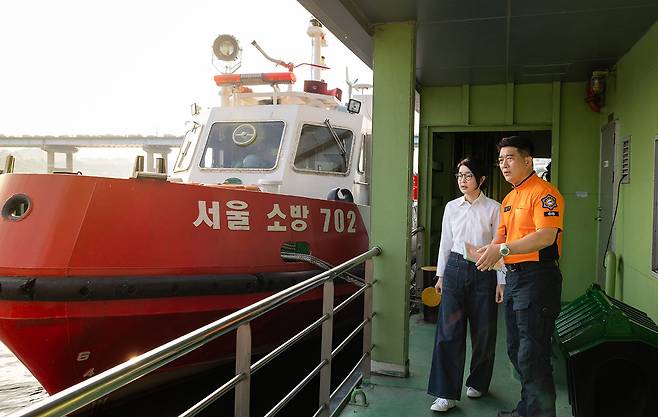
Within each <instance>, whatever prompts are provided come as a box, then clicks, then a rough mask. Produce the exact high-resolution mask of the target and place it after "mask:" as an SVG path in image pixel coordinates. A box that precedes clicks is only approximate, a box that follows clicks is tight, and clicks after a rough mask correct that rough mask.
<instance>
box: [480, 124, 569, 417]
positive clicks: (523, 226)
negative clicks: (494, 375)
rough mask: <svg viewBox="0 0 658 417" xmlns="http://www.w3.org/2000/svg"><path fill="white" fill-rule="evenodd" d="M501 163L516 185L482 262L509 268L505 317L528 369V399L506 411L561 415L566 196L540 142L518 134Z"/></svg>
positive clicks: (514, 354)
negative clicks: (558, 371) (558, 335)
mask: <svg viewBox="0 0 658 417" xmlns="http://www.w3.org/2000/svg"><path fill="white" fill-rule="evenodd" d="M498 151H499V157H498V165H499V167H500V170H501V171H502V173H503V176H504V177H505V180H506V181H507V182H509V183H510V184H512V185H513V186H514V188H513V189H512V191H510V193H509V194H507V196H506V197H505V199H504V200H503V203H502V205H501V207H500V209H501V213H500V214H501V215H500V226H499V227H498V232H497V236H496V237H494V240H493V241H492V242H491V244H490V245H487V246H485V247H484V248H481V249H480V253H481V256H480V258H479V259H478V261H477V263H476V266H477V267H478V269H480V270H483V271H484V270H488V269H491V268H492V267H493V266H494V264H495V263H496V262H497V261H498V260H499V259H500V258H501V256H502V257H504V261H505V265H506V267H507V276H506V281H507V286H506V287H505V296H504V303H505V318H506V323H507V354H508V355H509V358H510V360H511V361H512V364H513V365H514V368H516V370H517V372H518V373H519V375H520V376H521V401H519V403H518V404H517V406H516V408H515V409H514V410H513V411H501V412H499V413H498V417H555V385H554V383H553V368H552V367H551V334H552V333H553V328H554V327H555V319H556V318H557V315H558V313H559V312H560V294H561V291H562V274H561V273H560V269H559V268H558V259H559V257H560V254H561V251H562V221H563V218H564V199H563V198H562V195H561V194H560V192H559V191H558V189H557V188H556V187H555V186H553V185H552V184H551V183H548V182H546V181H544V180H542V179H541V178H539V177H538V176H537V175H536V174H535V172H534V171H533V166H532V154H533V147H532V142H530V141H529V140H528V139H525V138H521V137H518V136H512V137H508V138H503V139H502V140H501V141H500V143H499V144H498Z"/></svg>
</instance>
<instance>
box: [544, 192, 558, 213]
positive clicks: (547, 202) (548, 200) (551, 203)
mask: <svg viewBox="0 0 658 417" xmlns="http://www.w3.org/2000/svg"><path fill="white" fill-rule="evenodd" d="M541 206H542V207H543V208H545V209H549V210H553V209H555V208H556V207H557V200H556V199H555V197H553V196H552V195H550V194H549V195H547V196H546V197H544V198H542V199H541Z"/></svg>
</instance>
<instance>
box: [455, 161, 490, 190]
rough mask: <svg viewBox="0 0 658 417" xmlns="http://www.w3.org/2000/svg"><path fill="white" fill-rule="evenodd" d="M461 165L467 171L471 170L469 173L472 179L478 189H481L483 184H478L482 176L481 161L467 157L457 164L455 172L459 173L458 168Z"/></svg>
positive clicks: (482, 165) (482, 167)
mask: <svg viewBox="0 0 658 417" xmlns="http://www.w3.org/2000/svg"><path fill="white" fill-rule="evenodd" d="M462 165H463V166H465V167H466V168H468V169H469V170H471V172H472V173H473V177H474V178H475V181H477V183H478V186H479V187H480V188H483V187H484V182H483V183H482V184H480V181H481V180H482V177H483V176H484V164H483V163H482V161H480V160H479V159H476V158H471V157H470V156H467V157H466V158H464V159H462V160H461V161H459V163H458V164H457V172H459V167H461V166H462Z"/></svg>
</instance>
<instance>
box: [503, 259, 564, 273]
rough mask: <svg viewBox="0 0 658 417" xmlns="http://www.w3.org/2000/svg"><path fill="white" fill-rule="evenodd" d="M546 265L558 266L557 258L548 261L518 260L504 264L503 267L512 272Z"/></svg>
mask: <svg viewBox="0 0 658 417" xmlns="http://www.w3.org/2000/svg"><path fill="white" fill-rule="evenodd" d="M547 266H555V267H557V266H560V264H559V262H558V260H557V259H552V260H550V261H527V262H518V263H515V264H505V267H506V268H507V269H508V270H509V271H512V272H518V271H527V270H528V269H533V268H541V267H547Z"/></svg>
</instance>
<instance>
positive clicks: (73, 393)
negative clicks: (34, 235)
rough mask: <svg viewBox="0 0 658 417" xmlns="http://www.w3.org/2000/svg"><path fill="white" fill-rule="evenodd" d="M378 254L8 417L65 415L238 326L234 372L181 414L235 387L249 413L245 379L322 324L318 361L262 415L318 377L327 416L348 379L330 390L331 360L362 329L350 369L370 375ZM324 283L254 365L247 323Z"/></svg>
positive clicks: (238, 404) (238, 409) (243, 412)
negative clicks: (348, 315)
mask: <svg viewBox="0 0 658 417" xmlns="http://www.w3.org/2000/svg"><path fill="white" fill-rule="evenodd" d="M380 254H381V248H379V247H377V246H375V247H373V248H372V249H370V250H368V251H367V252H364V253H363V254H361V255H359V256H357V257H355V258H352V259H350V260H348V261H346V262H344V263H342V264H340V265H338V266H336V267H334V268H331V269H329V270H327V271H325V272H323V273H321V274H318V275H316V276H314V277H312V278H309V279H308V280H306V281H303V282H300V283H298V284H296V285H294V286H292V287H290V288H287V289H285V290H283V291H281V292H278V293H276V294H273V295H271V296H269V297H267V298H265V299H263V300H260V301H258V302H256V303H254V304H252V305H250V306H247V307H244V308H243V309H241V310H238V311H236V312H234V313H232V314H229V315H228V316H226V317H223V318H221V319H219V320H217V321H215V322H213V323H210V324H208V325H206V326H203V327H201V328H199V329H197V330H194V331H192V332H190V333H188V334H186V335H184V336H181V337H179V338H177V339H175V340H172V341H171V342H168V343H166V344H164V345H162V346H160V347H157V348H155V349H153V350H150V351H148V352H145V353H143V354H141V355H139V356H137V357H135V358H133V359H131V360H129V361H127V362H125V363H122V364H120V365H117V366H115V367H113V368H111V369H108V370H107V371H105V372H102V373H100V374H98V375H96V376H94V377H92V378H90V379H88V380H86V381H83V382H81V383H79V384H76V385H74V386H72V387H69V388H67V389H65V390H63V391H60V392H58V393H56V394H54V395H52V396H51V397H48V398H46V399H44V400H42V401H41V402H38V403H36V404H34V405H31V406H29V407H27V408H25V409H23V410H21V411H18V412H16V413H13V414H11V415H10V416H9V417H28V416H29V417H34V416H40V417H46V416H48V417H50V416H53V417H54V416H65V415H67V414H69V413H71V412H73V411H75V410H78V409H80V408H82V407H84V406H85V405H87V404H89V403H92V402H93V401H95V400H98V399H100V398H102V397H104V396H105V395H107V394H109V393H111V392H113V391H115V390H117V389H119V388H121V387H124V386H126V385H128V384H129V383H131V382H132V381H135V380H136V379H138V378H140V377H142V376H144V375H146V374H148V373H150V372H153V371H154V370H156V369H158V368H160V367H162V366H164V365H166V364H168V363H169V362H172V361H174V360H175V359H177V358H179V357H181V356H183V355H185V354H187V353H189V352H192V351H193V350H195V349H197V348H199V347H201V346H204V345H205V344H206V343H208V342H210V341H212V340H214V339H216V338H218V337H220V336H222V335H224V334H226V333H229V332H231V331H232V330H235V329H237V338H236V346H235V352H236V359H235V362H236V364H235V368H236V372H235V376H234V377H233V378H231V379H230V380H228V381H227V382H226V383H225V384H223V385H222V386H220V387H219V388H217V389H216V390H215V391H214V392H212V393H211V394H210V395H208V396H206V397H205V398H203V399H202V400H201V401H199V402H198V403H196V404H195V405H193V406H192V407H191V408H189V409H188V410H187V411H185V412H184V413H183V414H181V415H180V416H181V417H182V416H184V417H191V416H194V415H196V414H198V413H199V412H201V411H202V410H203V409H205V408H206V407H208V406H209V405H210V404H212V403H213V402H214V401H215V400H217V399H218V398H220V397H221V396H222V395H224V394H226V393H227V392H229V391H230V390H231V389H235V417H248V416H249V406H250V402H249V396H250V389H251V387H250V377H251V375H252V374H253V373H255V372H257V371H258V370H259V369H261V368H262V367H263V366H264V365H265V364H267V363H268V362H270V361H271V360H272V359H274V358H275V357H277V356H278V355H279V354H281V353H282V352H284V351H285V350H286V349H288V348H289V347H290V346H292V345H293V344H295V343H296V342H298V341H299V340H301V339H302V338H303V337H304V336H306V335H308V334H309V333H311V332H312V331H313V330H315V329H317V328H318V327H320V326H321V327H322V340H321V360H320V363H319V364H318V365H317V366H316V367H315V368H314V369H313V370H312V371H311V372H310V373H309V374H308V375H307V376H306V377H305V378H303V379H302V381H300V382H299V384H297V386H295V387H294V388H293V389H292V390H291V391H290V392H289V393H288V394H287V395H286V396H284V397H283V398H282V399H281V401H279V402H278V403H277V404H276V405H275V406H274V407H273V408H272V409H271V410H270V411H269V412H268V413H267V414H265V415H266V416H267V417H270V416H274V415H275V414H276V413H277V412H279V411H280V410H281V409H282V408H283V407H284V406H285V405H286V404H287V403H288V402H289V401H290V400H291V399H292V398H293V397H294V396H295V395H296V394H297V393H298V392H299V391H300V390H301V389H302V388H303V387H304V386H305V385H306V384H307V383H308V382H310V381H311V380H312V379H313V378H314V377H315V376H317V375H318V374H319V375H320V392H319V401H318V404H319V406H318V409H317V411H316V412H315V414H314V416H322V417H326V416H329V414H330V405H329V404H330V401H331V398H333V397H334V396H335V395H336V393H337V392H338V390H339V389H340V388H341V387H342V386H343V385H344V384H345V383H347V381H348V380H349V375H348V377H347V378H345V380H343V382H341V384H340V385H339V387H337V388H336V390H334V392H333V393H332V392H330V389H331V360H332V358H333V357H334V356H336V355H337V354H338V352H340V350H341V349H343V348H344V347H345V346H346V345H347V343H348V342H349V341H350V340H352V339H353V338H354V337H355V336H356V335H358V334H359V333H360V332H363V354H362V356H361V358H360V359H359V360H358V361H357V363H356V365H355V366H354V368H353V370H352V372H351V373H350V374H352V373H354V372H355V371H357V370H358V368H359V367H361V369H362V374H363V378H364V379H369V378H370V360H369V358H370V352H371V350H372V348H373V346H372V344H371V331H372V330H371V321H372V317H374V313H373V312H372V285H373V283H374V282H375V280H374V279H373V267H372V259H371V258H372V257H375V256H378V255H380ZM363 262H365V263H366V265H365V271H366V273H365V278H366V280H365V285H364V286H363V287H361V288H360V289H359V290H358V291H356V292H355V293H354V294H352V295H351V296H350V297H348V298H347V299H346V300H345V301H343V302H342V303H341V304H339V305H338V306H336V307H334V282H333V279H334V278H336V277H338V276H339V275H341V274H342V273H344V272H346V271H348V270H350V269H352V268H354V267H355V266H357V265H359V264H361V263H363ZM320 285H322V286H323V302H322V316H321V317H320V318H318V319H317V320H316V321H315V322H313V323H312V324H310V325H309V326H308V327H306V328H305V329H304V330H302V331H301V332H299V333H297V334H296V335H295V336H293V337H292V338H290V339H289V340H287V341H286V342H284V343H283V344H281V345H280V346H278V347H277V348H275V349H274V350H273V351H271V352H270V353H268V354H267V355H265V356H264V357H262V358H261V359H260V360H258V361H257V362H255V363H253V364H252V363H251V321H252V320H254V319H255V318H257V317H259V316H261V315H263V314H265V313H267V312H269V311H271V310H273V309H275V308H277V307H279V306H281V305H283V304H285V303H286V302H287V301H289V300H291V299H293V298H295V297H297V296H299V295H302V294H304V293H306V292H308V291H310V290H312V289H314V288H317V287H319V286H320ZM362 294H363V296H364V303H363V304H364V306H363V310H364V311H363V321H362V322H361V323H360V324H359V325H358V326H357V327H356V328H355V329H354V330H353V331H352V332H351V333H350V334H349V335H348V336H347V337H346V338H345V339H344V340H343V341H342V342H341V343H340V344H339V345H338V346H337V347H336V348H335V349H332V334H333V316H334V314H335V313H337V312H338V311H340V310H342V309H343V308H344V307H345V306H347V305H348V304H349V303H351V302H352V301H354V300H355V299H357V298H358V297H359V296H361V295H362Z"/></svg>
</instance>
